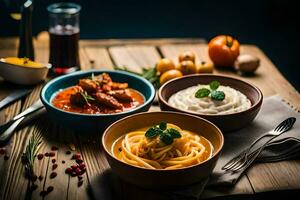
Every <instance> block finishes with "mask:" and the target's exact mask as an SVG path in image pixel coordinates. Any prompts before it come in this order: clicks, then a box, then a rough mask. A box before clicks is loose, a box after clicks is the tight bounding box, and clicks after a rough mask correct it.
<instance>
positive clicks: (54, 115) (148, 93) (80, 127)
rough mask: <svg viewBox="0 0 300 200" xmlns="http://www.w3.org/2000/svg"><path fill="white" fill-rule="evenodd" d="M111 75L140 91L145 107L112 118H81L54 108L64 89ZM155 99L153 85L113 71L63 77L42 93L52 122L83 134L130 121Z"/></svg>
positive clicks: (101, 116)
mask: <svg viewBox="0 0 300 200" xmlns="http://www.w3.org/2000/svg"><path fill="white" fill-rule="evenodd" d="M104 72H106V73H108V74H109V75H110V76H111V78H112V79H113V80H114V81H116V82H127V83H128V84H129V87H131V88H133V89H135V90H137V91H139V92H140V93H141V94H142V95H143V96H144V98H145V103H144V104H142V105H141V106H139V107H137V108H134V109H132V110H129V111H126V112H120V113H112V114H81V113H73V112H67V111H64V110H61V109H58V108H56V107H54V106H53V105H52V103H51V101H52V98H53V97H54V96H55V95H56V93H57V92H58V91H60V90H62V89H65V88H68V87H71V86H74V85H76V84H77V83H78V80H79V79H80V78H86V77H90V76H91V75H92V74H93V73H94V75H99V74H102V73H104ZM154 96H155V89H154V87H153V86H152V84H151V83H150V82H148V81H147V80H146V79H144V78H141V77H139V76H137V75H134V74H131V73H127V72H121V71H109V70H91V71H79V72H75V73H72V74H68V75H64V76H60V77H58V78H55V79H53V80H51V81H50V82H48V83H47V84H46V85H45V86H44V87H43V89H42V91H41V94H40V98H41V101H42V102H43V104H44V105H45V107H46V109H47V112H48V115H49V116H50V118H51V119H52V120H53V121H55V122H57V123H59V124H60V125H62V126H66V127H69V128H71V129H73V130H75V131H80V132H83V133H85V132H87V133H88V132H97V131H98V132H99V131H103V130H104V129H105V128H106V127H107V126H109V125H110V124H111V123H113V122H115V121H117V120H118V119H120V118H123V117H126V116H128V115H131V114H133V113H138V112H143V111H148V110H149V108H150V106H151V104H152V101H153V99H154Z"/></svg>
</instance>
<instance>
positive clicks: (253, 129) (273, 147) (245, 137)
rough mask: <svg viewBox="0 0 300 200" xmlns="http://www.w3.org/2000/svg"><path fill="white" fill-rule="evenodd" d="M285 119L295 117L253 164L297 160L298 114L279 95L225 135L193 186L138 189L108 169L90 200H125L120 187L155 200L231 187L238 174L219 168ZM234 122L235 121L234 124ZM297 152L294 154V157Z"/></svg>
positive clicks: (178, 198)
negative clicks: (206, 172)
mask: <svg viewBox="0 0 300 200" xmlns="http://www.w3.org/2000/svg"><path fill="white" fill-rule="evenodd" d="M288 117H296V119H297V121H296V123H295V124H294V127H293V128H292V129H291V130H289V131H288V132H286V133H284V134H282V135H281V136H279V137H278V138H276V140H274V141H272V143H270V144H269V145H268V146H267V147H266V148H265V150H264V151H263V152H262V154H261V155H260V156H259V158H258V159H257V162H276V161H281V160H287V159H293V158H297V157H300V156H299V152H300V114H299V113H297V112H296V111H294V110H293V109H292V108H291V107H290V106H289V105H287V104H286V103H285V102H283V101H282V99H281V98H280V97H279V96H272V97H269V98H266V99H265V100H264V102H263V105H262V108H261V111H260V113H259V114H258V116H257V117H256V119H255V120H254V121H253V122H252V123H251V124H249V126H247V127H246V128H244V129H241V130H239V131H235V132H231V133H226V134H225V135H224V137H225V142H224V148H223V152H222V154H221V156H220V158H219V161H218V163H217V165H216V167H215V169H214V171H213V173H212V175H211V177H210V178H209V180H203V181H202V182H199V183H197V184H193V185H189V186H186V187H184V188H182V189H180V190H178V189H177V190H176V191H164V192H161V191H155V190H149V189H143V188H139V187H137V186H134V185H130V184H128V183H124V182H123V181H122V180H121V179H120V178H119V177H117V176H116V175H114V173H113V172H112V171H111V170H107V171H105V172H104V173H102V174H101V175H100V176H98V177H96V179H94V180H93V182H92V184H91V186H90V188H89V191H90V194H91V197H92V198H93V199H103V200H113V199H124V198H125V199H126V197H124V196H120V195H121V194H124V191H122V184H126V189H128V188H129V190H131V192H134V191H136V190H139V191H141V192H142V193H143V194H144V196H148V195H149V196H151V197H153V199H156V200H160V199H161V200H164V199H166V200H167V199H175V200H183V199H199V198H200V196H201V193H202V192H203V190H204V188H205V187H209V186H215V185H234V184H235V183H236V182H237V181H238V179H239V178H240V177H241V175H242V174H241V173H234V174H232V173H225V171H224V170H222V169H221V168H222V166H223V165H224V164H225V163H227V162H228V161H229V160H230V159H232V158H233V157H234V156H235V155H237V154H238V153H240V152H241V151H242V150H244V149H245V148H246V147H248V146H249V144H251V142H252V141H254V140H255V139H256V138H257V137H259V136H260V135H262V134H264V133H266V132H267V131H269V130H271V129H273V128H275V127H276V126H277V125H278V124H279V123H280V122H281V121H283V120H284V119H286V118H288ZM237 123H238V122H237ZM297 153H298V154H297ZM126 192H130V191H125V194H126ZM137 199H142V197H140V198H139V197H137Z"/></svg>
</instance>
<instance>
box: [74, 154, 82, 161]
mask: <svg viewBox="0 0 300 200" xmlns="http://www.w3.org/2000/svg"><path fill="white" fill-rule="evenodd" d="M72 159H75V160H78V159H81V155H80V154H79V153H76V154H73V157H72Z"/></svg>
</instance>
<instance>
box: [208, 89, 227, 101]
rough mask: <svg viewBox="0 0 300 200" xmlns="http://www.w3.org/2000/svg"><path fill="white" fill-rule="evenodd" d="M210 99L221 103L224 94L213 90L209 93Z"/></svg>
mask: <svg viewBox="0 0 300 200" xmlns="http://www.w3.org/2000/svg"><path fill="white" fill-rule="evenodd" d="M211 99H213V100H216V101H223V100H224V99H225V93H224V92H222V91H217V90H214V91H212V92H211Z"/></svg>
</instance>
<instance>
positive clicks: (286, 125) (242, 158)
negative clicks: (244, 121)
mask: <svg viewBox="0 0 300 200" xmlns="http://www.w3.org/2000/svg"><path fill="white" fill-rule="evenodd" d="M295 121H296V118H294V117H290V118H287V119H286V120H284V121H283V122H281V123H280V124H279V125H278V126H276V128H274V129H273V130H271V131H269V132H267V133H266V134H264V135H262V136H260V137H258V138H257V139H256V140H255V141H254V142H252V143H251V144H250V146H249V147H248V148H247V149H246V150H244V151H243V152H241V153H240V154H239V155H237V156H236V157H234V158H233V159H231V160H230V161H229V162H227V163H226V164H225V165H224V166H223V167H222V169H223V170H226V171H227V170H231V171H238V170H239V169H241V168H242V167H243V166H245V165H246V164H247V162H248V154H249V152H250V151H251V149H252V148H253V147H254V146H255V144H257V143H258V142H259V141H260V140H261V139H263V138H265V137H267V136H272V137H271V138H270V139H268V140H267V142H265V143H264V145H263V146H264V147H265V145H267V144H268V143H269V142H270V141H271V140H273V139H274V138H276V137H278V136H279V135H281V134H282V133H284V132H286V131H288V130H289V129H290V128H291V127H292V126H293V125H294V123H295ZM261 151H262V148H260V151H258V152H257V154H258V155H259V154H260V153H261ZM255 155H256V154H255ZM258 155H257V156H258ZM257 156H254V157H257Z"/></svg>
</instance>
